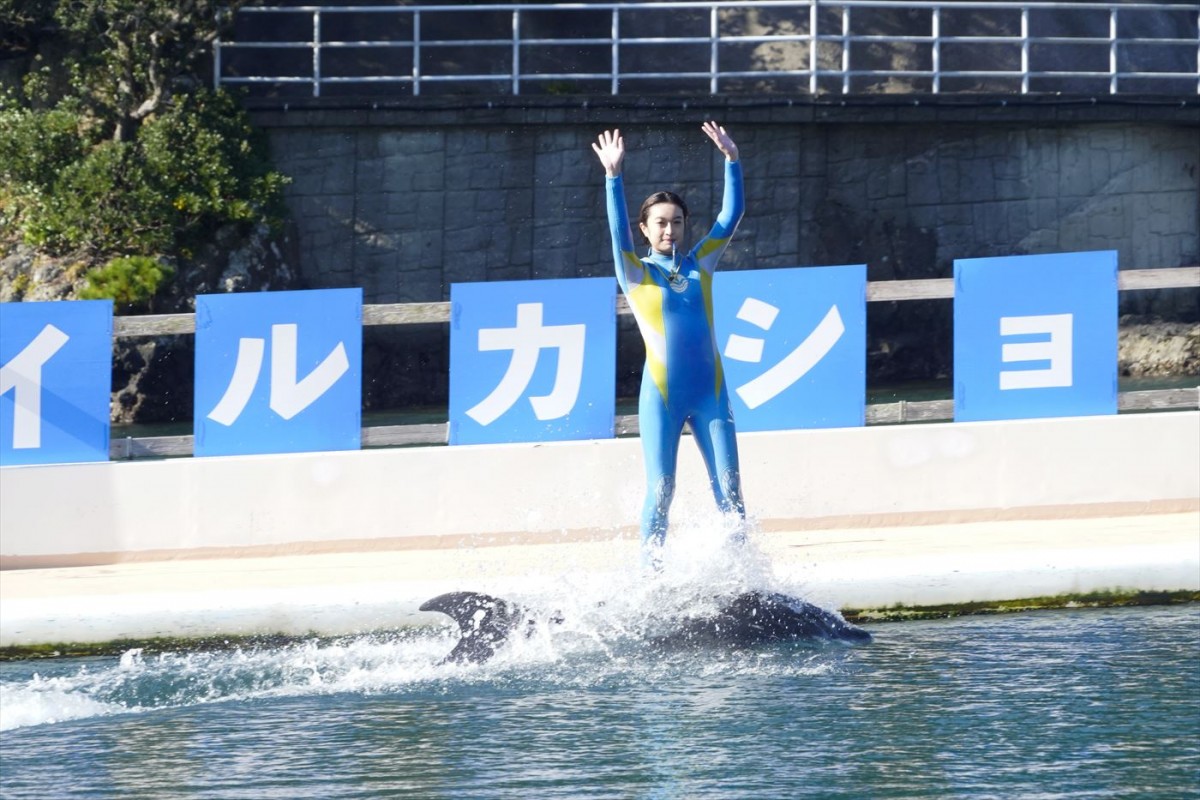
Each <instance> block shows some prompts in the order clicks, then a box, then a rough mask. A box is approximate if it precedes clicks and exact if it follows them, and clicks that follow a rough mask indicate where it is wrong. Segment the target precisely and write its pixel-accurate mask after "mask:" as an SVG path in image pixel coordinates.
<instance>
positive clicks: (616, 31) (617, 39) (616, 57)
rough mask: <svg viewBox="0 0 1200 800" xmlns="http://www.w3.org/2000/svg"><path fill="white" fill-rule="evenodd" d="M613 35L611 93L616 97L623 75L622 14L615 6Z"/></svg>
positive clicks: (613, 11)
mask: <svg viewBox="0 0 1200 800" xmlns="http://www.w3.org/2000/svg"><path fill="white" fill-rule="evenodd" d="M611 35H612V63H611V65H610V67H609V68H610V71H611V74H612V88H611V91H612V93H613V94H614V95H615V94H617V93H618V92H619V91H620V79H619V78H618V76H619V75H620V74H621V12H620V10H619V9H617V8H616V7H615V6H614V7H613V10H612V29H611Z"/></svg>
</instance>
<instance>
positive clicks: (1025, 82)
mask: <svg viewBox="0 0 1200 800" xmlns="http://www.w3.org/2000/svg"><path fill="white" fill-rule="evenodd" d="M1021 94H1029V8H1028V6H1023V7H1022V8H1021Z"/></svg>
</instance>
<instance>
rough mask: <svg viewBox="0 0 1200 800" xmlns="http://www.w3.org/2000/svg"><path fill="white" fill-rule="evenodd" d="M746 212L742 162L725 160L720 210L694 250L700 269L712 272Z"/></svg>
mask: <svg viewBox="0 0 1200 800" xmlns="http://www.w3.org/2000/svg"><path fill="white" fill-rule="evenodd" d="M745 213H746V192H745V188H744V187H743V185H742V162H741V161H740V160H739V161H726V162H725V193H724V196H723V198H722V200H721V212H720V213H719V214H717V221H716V222H714V223H713V226H712V230H710V231H709V232H708V235H707V236H705V237H704V239H702V240H701V241H700V243H699V244H698V245H696V248H695V250H694V252H695V255H696V261H698V262H699V264H700V267H701V269H703V270H705V271H706V272H710V273H711V272H712V271H713V270H715V269H716V267H717V261H719V260H720V258H721V254H722V253H724V252H725V248H726V247H728V246H729V240H730V239H731V238H733V232H734V231H735V230H737V226H738V223H739V222H741V221H742V215H743V214H745Z"/></svg>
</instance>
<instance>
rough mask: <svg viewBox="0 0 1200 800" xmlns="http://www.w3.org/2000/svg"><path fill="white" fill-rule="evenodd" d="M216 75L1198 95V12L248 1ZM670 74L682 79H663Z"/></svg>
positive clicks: (609, 86) (1185, 6)
mask: <svg viewBox="0 0 1200 800" xmlns="http://www.w3.org/2000/svg"><path fill="white" fill-rule="evenodd" d="M664 48H670V50H669V51H668V52H669V53H670V57H669V58H664V57H662V55H661V53H662V50H663V49H664ZM655 49H657V51H658V52H655ZM297 55H299V56H300V58H297V57H296V56H297ZM214 63H215V66H214V83H215V85H217V86H222V85H250V86H252V87H255V86H256V87H258V88H263V87H270V88H271V89H272V91H275V92H277V93H278V92H280V91H281V90H283V92H284V93H286V91H287V90H288V89H289V88H290V89H291V90H292V91H293V95H292V96H295V94H294V92H295V90H296V89H297V88H299V89H301V90H303V91H304V93H305V94H308V93H311V96H313V97H321V96H323V95H326V94H327V93H331V92H332V93H343V94H346V93H353V94H356V95H363V94H373V93H379V92H384V91H392V92H398V93H399V94H403V95H408V96H419V95H421V94H423V93H426V92H437V93H440V94H447V93H449V94H459V93H476V94H477V93H479V92H480V91H484V92H488V93H492V94H511V95H521V94H523V93H543V94H546V93H550V94H574V93H582V94H598V93H604V94H612V95H620V94H631V93H637V94H656V93H662V92H663V91H664V90H665V91H666V93H674V92H678V91H688V92H707V93H709V94H712V95H718V94H748V93H757V92H763V91H768V92H770V91H778V92H784V91H789V92H796V93H803V92H807V93H808V94H811V95H818V94H853V93H857V92H864V91H867V92H873V93H876V92H905V91H912V92H930V93H935V94H936V93H952V92H979V91H987V92H1002V93H1003V92H1010V93H1014V94H1015V93H1021V94H1029V93H1038V92H1048V91H1071V92H1078V91H1084V92H1087V93H1106V94H1114V95H1115V94H1121V93H1126V92H1137V93H1164V94H1200V7H1198V6H1197V5H1196V4H1195V3H1131V2H1104V3H1093V2H1081V3H1076V2H1071V3H1054V2H1025V3H1022V2H1005V1H1004V0H997V1H996V2H959V1H957V0H944V1H942V2H922V1H921V0H914V1H913V2H901V3H898V2H896V0H840V2H839V1H837V0H804V1H802V2H779V1H777V0H763V1H761V2H741V3H731V2H661V3H657V2H656V3H551V4H536V5H535V4H513V5H456V6H386V7H385V6H343V7H337V6H296V7H271V6H254V7H247V8H243V9H241V10H240V11H239V12H238V16H237V18H236V20H235V30H234V39H233V40H226V41H220V40H218V41H217V42H216V43H215V45H214ZM665 63H670V64H672V65H675V68H674V69H672V70H670V71H664V70H663V69H662V66H663V64H665ZM681 64H682V66H679V65H681ZM1063 87H1066V88H1065V89H1064V88H1063Z"/></svg>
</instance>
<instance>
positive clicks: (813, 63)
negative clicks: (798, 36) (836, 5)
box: [808, 0, 819, 97]
mask: <svg viewBox="0 0 1200 800" xmlns="http://www.w3.org/2000/svg"><path fill="white" fill-rule="evenodd" d="M818 2H819V0H809V4H808V42H809V45H808V93H809V94H810V95H813V96H814V97H815V96H816V94H817V67H818V62H817V16H818V14H817V3H818Z"/></svg>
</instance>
